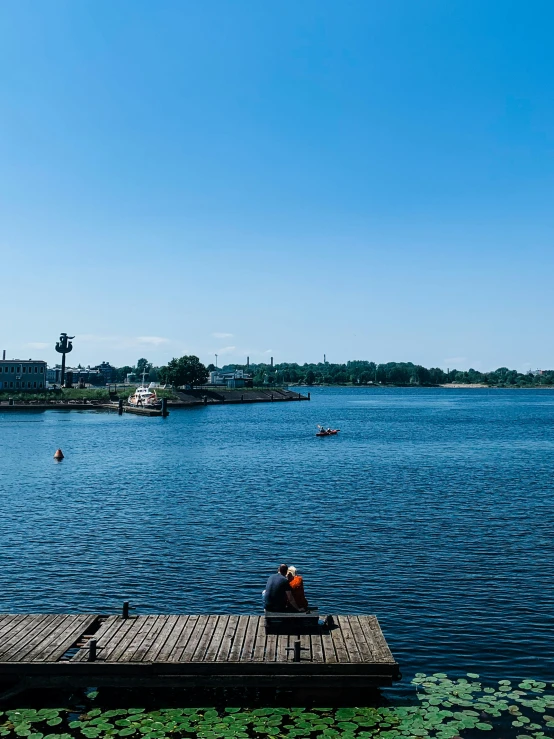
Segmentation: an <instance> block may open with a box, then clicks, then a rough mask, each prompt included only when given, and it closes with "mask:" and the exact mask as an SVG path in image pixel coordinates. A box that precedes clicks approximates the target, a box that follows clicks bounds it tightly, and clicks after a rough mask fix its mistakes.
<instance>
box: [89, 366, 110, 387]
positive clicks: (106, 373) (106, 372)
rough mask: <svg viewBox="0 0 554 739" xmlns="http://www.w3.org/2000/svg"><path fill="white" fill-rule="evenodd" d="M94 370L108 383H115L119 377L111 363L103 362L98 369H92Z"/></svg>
mask: <svg viewBox="0 0 554 739" xmlns="http://www.w3.org/2000/svg"><path fill="white" fill-rule="evenodd" d="M90 369H92V370H97V371H98V372H99V373H100V374H101V375H102V377H103V378H104V381H105V382H106V383H110V382H115V380H116V377H117V370H116V368H115V367H112V365H111V364H110V363H109V362H101V363H100V364H97V365H96V367H91V368H90Z"/></svg>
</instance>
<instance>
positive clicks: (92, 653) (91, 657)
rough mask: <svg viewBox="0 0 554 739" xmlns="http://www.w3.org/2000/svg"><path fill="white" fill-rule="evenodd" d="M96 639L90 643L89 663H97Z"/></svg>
mask: <svg viewBox="0 0 554 739" xmlns="http://www.w3.org/2000/svg"><path fill="white" fill-rule="evenodd" d="M96 644H97V642H96V639H91V640H90V641H89V643H88V661H89V662H96Z"/></svg>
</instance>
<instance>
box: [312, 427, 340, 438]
mask: <svg viewBox="0 0 554 739" xmlns="http://www.w3.org/2000/svg"><path fill="white" fill-rule="evenodd" d="M317 428H318V429H319V431H318V432H317V434H316V436H335V435H336V434H338V433H339V431H340V429H330V428H327V429H326V428H324V427H323V426H319V425H318V427H317Z"/></svg>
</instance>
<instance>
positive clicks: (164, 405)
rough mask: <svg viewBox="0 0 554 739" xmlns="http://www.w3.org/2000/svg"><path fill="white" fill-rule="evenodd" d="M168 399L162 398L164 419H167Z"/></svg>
mask: <svg viewBox="0 0 554 739" xmlns="http://www.w3.org/2000/svg"><path fill="white" fill-rule="evenodd" d="M167 416H168V413H167V398H162V418H167Z"/></svg>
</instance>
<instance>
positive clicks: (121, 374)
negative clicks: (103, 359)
mask: <svg viewBox="0 0 554 739" xmlns="http://www.w3.org/2000/svg"><path fill="white" fill-rule="evenodd" d="M132 372H133V368H132V367H129V365H128V364H126V365H124V366H123V367H118V368H117V369H116V371H115V379H116V382H125V380H126V379H127V375H129V374H131V373H132Z"/></svg>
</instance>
